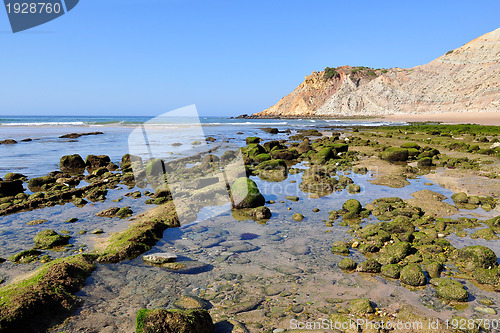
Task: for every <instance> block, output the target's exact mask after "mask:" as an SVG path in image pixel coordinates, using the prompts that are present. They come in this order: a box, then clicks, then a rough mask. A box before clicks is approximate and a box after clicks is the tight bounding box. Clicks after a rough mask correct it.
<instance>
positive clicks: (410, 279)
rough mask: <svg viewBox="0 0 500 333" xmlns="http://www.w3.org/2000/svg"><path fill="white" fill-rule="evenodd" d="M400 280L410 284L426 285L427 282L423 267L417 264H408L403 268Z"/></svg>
mask: <svg viewBox="0 0 500 333" xmlns="http://www.w3.org/2000/svg"><path fill="white" fill-rule="evenodd" d="M399 279H400V281H401V282H403V283H406V284H407V285H410V286H414V287H416V286H424V285H425V284H426V283H427V278H426V277H425V274H424V272H423V271H422V268H420V266H419V265H417V264H408V265H406V266H405V267H404V268H403V269H402V270H401V275H400V277H399Z"/></svg>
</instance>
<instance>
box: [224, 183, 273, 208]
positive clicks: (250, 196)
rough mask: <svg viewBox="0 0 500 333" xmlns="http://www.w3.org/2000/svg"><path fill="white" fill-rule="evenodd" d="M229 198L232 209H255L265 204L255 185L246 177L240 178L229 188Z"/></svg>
mask: <svg viewBox="0 0 500 333" xmlns="http://www.w3.org/2000/svg"><path fill="white" fill-rule="evenodd" d="M231 196H232V200H233V207H234V208H237V209H238V208H255V207H259V206H263V205H264V204H265V202H266V200H265V199H264V196H263V195H262V194H261V193H260V191H259V188H258V187H257V184H256V183H255V182H254V181H253V180H251V179H250V178H247V177H241V178H238V179H236V180H235V181H234V183H233V185H232V186H231Z"/></svg>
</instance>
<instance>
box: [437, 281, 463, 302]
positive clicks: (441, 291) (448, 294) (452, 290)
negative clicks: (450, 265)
mask: <svg viewBox="0 0 500 333" xmlns="http://www.w3.org/2000/svg"><path fill="white" fill-rule="evenodd" d="M436 292H437V294H438V295H439V297H442V298H444V299H447V300H450V301H458V302H466V301H467V299H468V298H469V292H468V291H467V290H465V288H464V286H463V285H462V284H461V283H460V282H458V281H456V280H452V279H444V278H443V279H439V281H438V282H437V288H436Z"/></svg>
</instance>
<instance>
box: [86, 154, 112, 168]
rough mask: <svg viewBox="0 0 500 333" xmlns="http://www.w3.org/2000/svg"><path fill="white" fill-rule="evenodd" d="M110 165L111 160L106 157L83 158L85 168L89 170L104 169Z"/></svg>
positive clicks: (92, 156)
mask: <svg viewBox="0 0 500 333" xmlns="http://www.w3.org/2000/svg"><path fill="white" fill-rule="evenodd" d="M109 163H111V159H110V158H109V156H107V155H98V156H96V155H88V156H87V158H85V167H86V168H87V169H90V170H94V169H99V168H106V167H107V166H108V164H109Z"/></svg>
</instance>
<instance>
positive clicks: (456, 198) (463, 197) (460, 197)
mask: <svg viewBox="0 0 500 333" xmlns="http://www.w3.org/2000/svg"><path fill="white" fill-rule="evenodd" d="M451 199H452V200H453V202H455V203H461V204H465V203H467V202H468V201H469V197H468V196H467V193H465V192H460V193H455V194H453V195H452V196H451Z"/></svg>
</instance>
